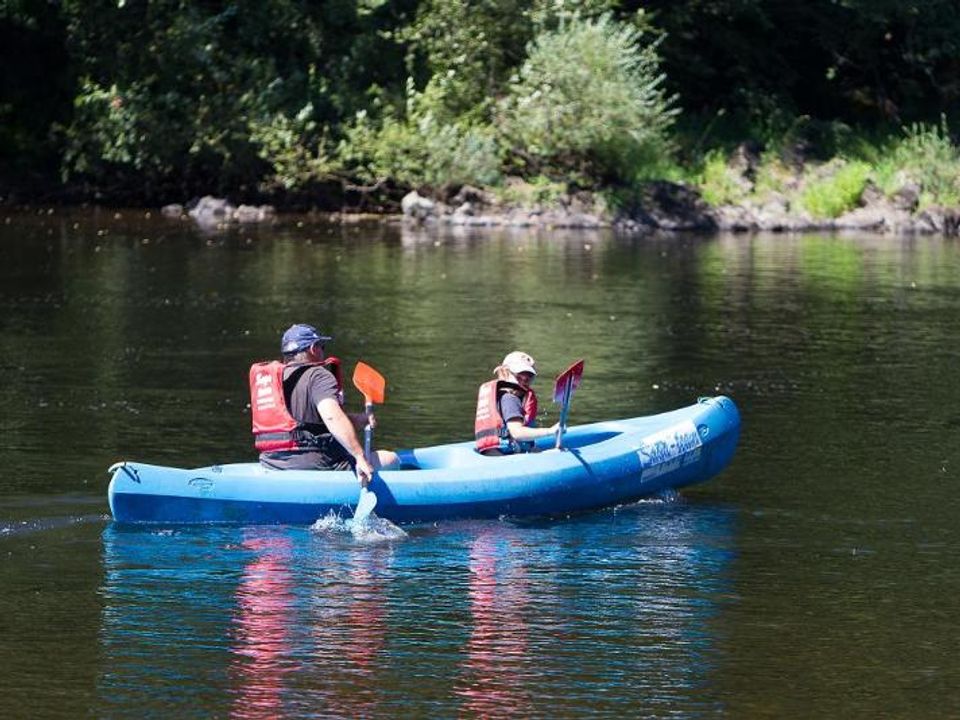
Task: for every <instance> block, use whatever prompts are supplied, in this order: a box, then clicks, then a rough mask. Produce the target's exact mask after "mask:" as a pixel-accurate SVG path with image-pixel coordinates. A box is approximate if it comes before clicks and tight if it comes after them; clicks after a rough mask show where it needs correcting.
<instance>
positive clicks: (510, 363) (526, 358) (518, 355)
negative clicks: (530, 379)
mask: <svg viewBox="0 0 960 720" xmlns="http://www.w3.org/2000/svg"><path fill="white" fill-rule="evenodd" d="M500 366H501V367H505V368H506V369H507V370H509V371H510V372H512V373H513V374H514V375H519V374H520V373H522V372H528V373H533V374H534V375H536V374H537V363H536V361H535V360H534V359H533V358H532V357H530V355H528V354H527V353H525V352H520V351H519V350H514V351H513V352H512V353H510V354H509V355H507V356H506V357H505V358H504V359H503V362H502V363H500Z"/></svg>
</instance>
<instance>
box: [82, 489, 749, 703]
mask: <svg viewBox="0 0 960 720" xmlns="http://www.w3.org/2000/svg"><path fill="white" fill-rule="evenodd" d="M732 521H733V515H732V513H731V512H729V511H727V510H724V509H722V508H717V507H703V506H700V507H698V506H693V505H686V504H664V503H647V504H643V505H637V506H629V507H625V508H621V509H620V510H618V511H617V512H616V513H613V512H612V511H611V512H607V513H600V514H597V515H593V516H583V517H580V518H576V519H573V520H572V521H568V522H553V523H549V522H547V523H542V524H539V525H537V526H521V525H515V524H513V523H510V522H506V521H501V522H456V523H440V524H438V525H429V526H414V527H411V528H409V530H410V533H409V537H407V538H405V539H403V540H401V541H399V542H390V543H375V544H370V543H365V542H363V541H358V540H357V539H356V538H354V537H353V536H352V535H351V534H349V533H345V532H337V533H330V532H322V533H318V532H316V531H311V530H308V529H304V528H290V527H264V528H260V527H258V528H223V527H221V528H212V527H207V528H167V529H155V530H144V529H132V528H129V527H127V528H124V527H121V526H117V525H110V526H109V527H107V528H106V529H105V530H104V531H103V535H102V542H103V565H104V569H105V573H104V581H103V586H102V588H101V591H100V592H101V595H102V598H103V601H104V607H103V615H102V627H101V632H100V638H101V646H102V647H101V652H102V655H103V668H104V672H102V674H101V676H100V679H99V683H98V686H99V692H98V696H99V703H100V706H99V710H100V711H102V712H103V714H106V715H112V714H114V713H115V712H119V711H121V710H122V709H123V708H128V707H130V706H131V703H138V704H139V706H140V707H141V708H144V709H145V710H147V711H149V710H150V709H153V710H158V709H159V708H163V709H164V712H166V713H168V714H175V715H177V716H193V717H198V716H201V715H205V716H212V715H215V716H224V717H226V716H229V717H238V718H256V717H280V716H302V715H308V714H311V713H314V712H316V710H317V708H321V707H322V708H328V714H329V715H331V716H343V717H347V716H350V717H358V716H362V717H373V716H396V715H397V714H400V715H405V716H412V715H421V716H447V717H450V716H453V715H457V714H465V715H467V716H476V717H506V716H513V717H524V716H531V715H547V714H550V715H555V716H557V717H583V716H584V713H586V714H588V715H589V714H590V713H591V712H593V713H595V714H604V713H607V712H613V711H622V712H631V711H636V710H637V709H640V708H646V709H647V710H650V711H653V710H655V709H656V708H657V707H661V708H667V707H672V708H674V709H676V708H686V709H688V710H695V709H698V708H699V709H700V710H703V709H706V708H707V707H709V703H707V704H706V705H705V704H704V703H705V702H706V701H705V700H704V697H705V696H704V689H705V688H708V687H709V685H710V677H711V672H712V666H713V664H714V663H715V662H716V657H715V655H716V653H717V647H716V638H715V637H714V636H713V634H712V632H711V630H710V621H711V618H712V617H713V616H714V615H715V614H716V613H717V612H718V611H719V607H720V606H721V605H722V604H723V603H724V602H725V600H724V597H725V593H726V588H727V585H728V579H727V577H726V575H727V573H728V572H729V564H730V562H731V559H732V558H731V557H730V555H729V553H728V552H727V551H726V550H725V549H724V547H726V546H727V545H728V543H729V535H730V533H731V532H732V527H731V523H732ZM598 587H603V588H604V590H605V592H604V597H605V598H606V599H605V600H604V602H602V603H598V602H597V601H596V598H597V589H598ZM413 678H415V681H413V682H412V681H411V679H413ZM174 688H175V691H174ZM200 708H202V711H200V710H199V709H200ZM587 708H589V710H587Z"/></svg>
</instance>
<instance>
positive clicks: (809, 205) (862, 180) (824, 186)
mask: <svg viewBox="0 0 960 720" xmlns="http://www.w3.org/2000/svg"><path fill="white" fill-rule="evenodd" d="M870 172H871V167H870V166H869V165H868V164H867V163H865V162H851V163H847V164H845V165H844V166H843V167H841V168H840V169H839V170H838V171H837V172H836V173H835V174H833V175H831V176H829V177H826V178H823V179H820V180H814V181H812V182H810V183H809V184H808V185H807V186H806V187H805V188H804V190H803V192H802V193H801V195H800V203H801V205H803V207H804V208H806V209H807V211H808V212H809V213H810V214H811V215H813V216H814V217H819V218H835V217H839V216H840V215H843V213H845V212H847V211H849V210H852V209H853V208H855V207H856V206H857V203H858V202H860V196H861V195H862V194H863V189H864V188H865V187H866V185H867V179H868V178H869V177H870Z"/></svg>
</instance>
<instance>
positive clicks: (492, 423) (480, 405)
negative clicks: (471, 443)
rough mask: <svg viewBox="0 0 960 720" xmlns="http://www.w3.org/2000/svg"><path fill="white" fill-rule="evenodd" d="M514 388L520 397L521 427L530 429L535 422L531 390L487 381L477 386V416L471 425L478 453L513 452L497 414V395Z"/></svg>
mask: <svg viewBox="0 0 960 720" xmlns="http://www.w3.org/2000/svg"><path fill="white" fill-rule="evenodd" d="M507 387H509V388H510V389H513V388H517V389H519V390H520V393H522V400H523V424H524V425H526V426H528V427H531V426H532V425H533V423H534V422H536V419H537V394H536V393H535V392H534V391H533V390H532V389H530V390H526V391H524V390H522V389H520V388H519V386H518V385H514V384H513V383H507V382H504V381H502V380H490V381H489V382H485V383H484V384H483V385H481V386H480V390H479V392H478V393H477V416H476V419H475V420H474V423H473V433H474V436H475V438H476V441H477V443H476V448H477V451H478V452H483V451H484V450H493V449H494V448H497V449H501V450H507V449H512V450H516V449H518V448H517V444H516V443H514V442H513V441H511V439H510V433H509V432H508V431H507V424H506V423H505V422H504V421H503V416H502V415H501V414H500V402H499V400H500V395H501V392H502V391H504V390H505V388H507Z"/></svg>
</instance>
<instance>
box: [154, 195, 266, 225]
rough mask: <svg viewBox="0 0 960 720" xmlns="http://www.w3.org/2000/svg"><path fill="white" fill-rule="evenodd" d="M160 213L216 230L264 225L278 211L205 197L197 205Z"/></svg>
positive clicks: (167, 208)
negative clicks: (238, 224) (235, 204)
mask: <svg viewBox="0 0 960 720" xmlns="http://www.w3.org/2000/svg"><path fill="white" fill-rule="evenodd" d="M160 212H161V213H162V214H163V216H164V217H169V218H175V219H180V218H183V217H190V218H192V219H193V220H194V221H195V222H196V223H197V224H198V225H200V226H201V227H204V228H214V227H218V226H221V225H229V224H233V223H262V222H269V221H271V220H273V218H274V216H275V215H276V210H275V209H274V207H273V206H272V205H239V206H234V205H231V204H230V202H229V201H228V200H226V199H224V198H215V197H213V196H212V195H205V196H204V197H202V198H200V199H199V200H198V201H197V203H196V204H195V205H193V206H192V207H189V208H185V207H184V206H183V205H180V204H172V205H164V206H163V207H162V208H161V210H160Z"/></svg>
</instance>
